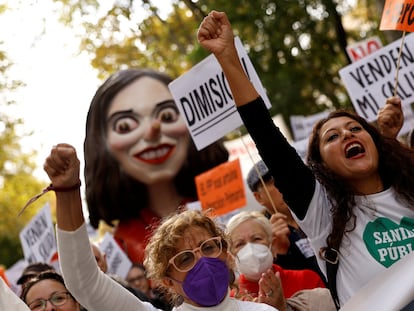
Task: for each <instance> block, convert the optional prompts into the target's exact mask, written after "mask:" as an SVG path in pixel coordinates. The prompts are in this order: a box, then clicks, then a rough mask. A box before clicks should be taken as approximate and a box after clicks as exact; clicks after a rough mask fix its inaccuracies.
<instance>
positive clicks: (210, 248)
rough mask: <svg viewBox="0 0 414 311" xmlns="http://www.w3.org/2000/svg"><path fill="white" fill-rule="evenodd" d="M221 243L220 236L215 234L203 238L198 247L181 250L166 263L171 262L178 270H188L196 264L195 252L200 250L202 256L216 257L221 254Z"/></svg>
mask: <svg viewBox="0 0 414 311" xmlns="http://www.w3.org/2000/svg"><path fill="white" fill-rule="evenodd" d="M222 248H223V245H222V243H221V237H219V236H217V237H214V238H210V239H207V240H205V241H204V242H203V243H201V245H200V246H199V247H196V248H194V249H193V250H185V251H181V252H179V253H178V254H176V255H175V256H173V257H172V258H171V259H170V260H169V261H168V263H170V264H172V265H173V266H174V268H175V269H177V270H178V271H180V272H187V271H190V270H191V269H192V268H193V267H194V266H195V264H196V262H197V260H196V252H198V251H199V252H200V253H201V255H202V256H203V257H210V258H217V257H218V256H220V254H221V250H222Z"/></svg>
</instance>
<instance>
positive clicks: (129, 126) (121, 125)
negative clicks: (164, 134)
mask: <svg viewBox="0 0 414 311" xmlns="http://www.w3.org/2000/svg"><path fill="white" fill-rule="evenodd" d="M138 126H139V122H138V120H137V119H136V118H134V117H131V116H122V117H120V118H117V119H115V120H114V121H113V125H112V129H113V130H114V131H115V132H117V133H119V134H125V133H129V132H131V131H133V130H134V129H136V128H137V127H138Z"/></svg>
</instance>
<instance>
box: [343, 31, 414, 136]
mask: <svg viewBox="0 0 414 311" xmlns="http://www.w3.org/2000/svg"><path fill="white" fill-rule="evenodd" d="M401 40H402V39H399V40H397V41H394V42H393V43H391V44H389V45H387V46H385V47H383V48H382V49H380V50H378V51H376V52H374V53H372V54H371V55H368V56H367V57H364V58H363V59H361V60H359V61H357V62H355V63H352V64H350V65H348V66H346V67H344V68H342V69H341V70H340V71H339V75H340V77H341V79H342V81H343V83H344V85H345V87H346V89H347V91H348V95H349V97H350V99H351V101H352V104H353V106H354V108H355V110H356V112H357V113H358V114H359V115H360V116H362V117H364V118H365V119H367V120H368V121H370V122H372V121H374V120H376V118H377V114H378V110H379V109H380V108H381V107H383V106H384V105H385V102H386V100H387V98H388V97H392V96H394V89H395V78H396V72H397V65H398V57H399V55H400V46H401ZM413 68H414V34H409V35H407V36H406V37H405V40H404V44H403V45H402V51H401V57H400V63H399V72H398V85H397V89H396V90H397V96H398V97H400V98H401V101H402V103H403V112H404V117H405V121H404V127H403V129H402V130H401V132H400V134H403V133H406V132H408V131H409V130H410V128H411V127H412V126H413V124H414V122H413V118H414V117H413V111H412V109H411V105H410V104H411V103H412V102H413V101H414V70H413Z"/></svg>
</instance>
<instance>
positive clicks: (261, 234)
mask: <svg viewBox="0 0 414 311" xmlns="http://www.w3.org/2000/svg"><path fill="white" fill-rule="evenodd" d="M270 238H271V237H269V236H268V234H267V233H266V231H265V230H264V228H263V227H262V226H261V225H260V224H259V223H257V222H256V221H254V220H252V219H249V220H246V221H244V222H242V223H241V224H240V225H238V226H237V227H236V228H235V229H234V230H233V231H232V233H231V234H230V240H231V252H232V254H233V255H237V253H238V252H239V250H241V249H242V248H243V246H245V245H246V244H247V243H256V244H263V245H266V246H269V244H270V242H271V241H270Z"/></svg>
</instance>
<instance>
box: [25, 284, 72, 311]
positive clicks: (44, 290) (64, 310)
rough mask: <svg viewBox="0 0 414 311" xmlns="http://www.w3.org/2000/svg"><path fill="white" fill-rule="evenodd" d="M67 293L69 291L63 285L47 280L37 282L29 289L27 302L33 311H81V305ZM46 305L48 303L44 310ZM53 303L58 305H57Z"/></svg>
mask: <svg viewBox="0 0 414 311" xmlns="http://www.w3.org/2000/svg"><path fill="white" fill-rule="evenodd" d="M66 293H68V291H67V289H66V288H65V286H64V285H63V284H62V283H60V282H58V281H55V280H49V279H45V280H41V281H39V282H37V283H36V284H34V285H33V286H32V287H31V288H30V289H29V291H28V292H27V295H26V301H25V302H26V304H27V305H28V306H29V308H30V310H33V311H43V310H60V311H79V310H80V306H79V303H77V302H76V301H75V300H74V299H73V298H72V297H71V296H70V295H68V294H66ZM44 303H46V308H44ZM53 303H56V305H54V304H53Z"/></svg>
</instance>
